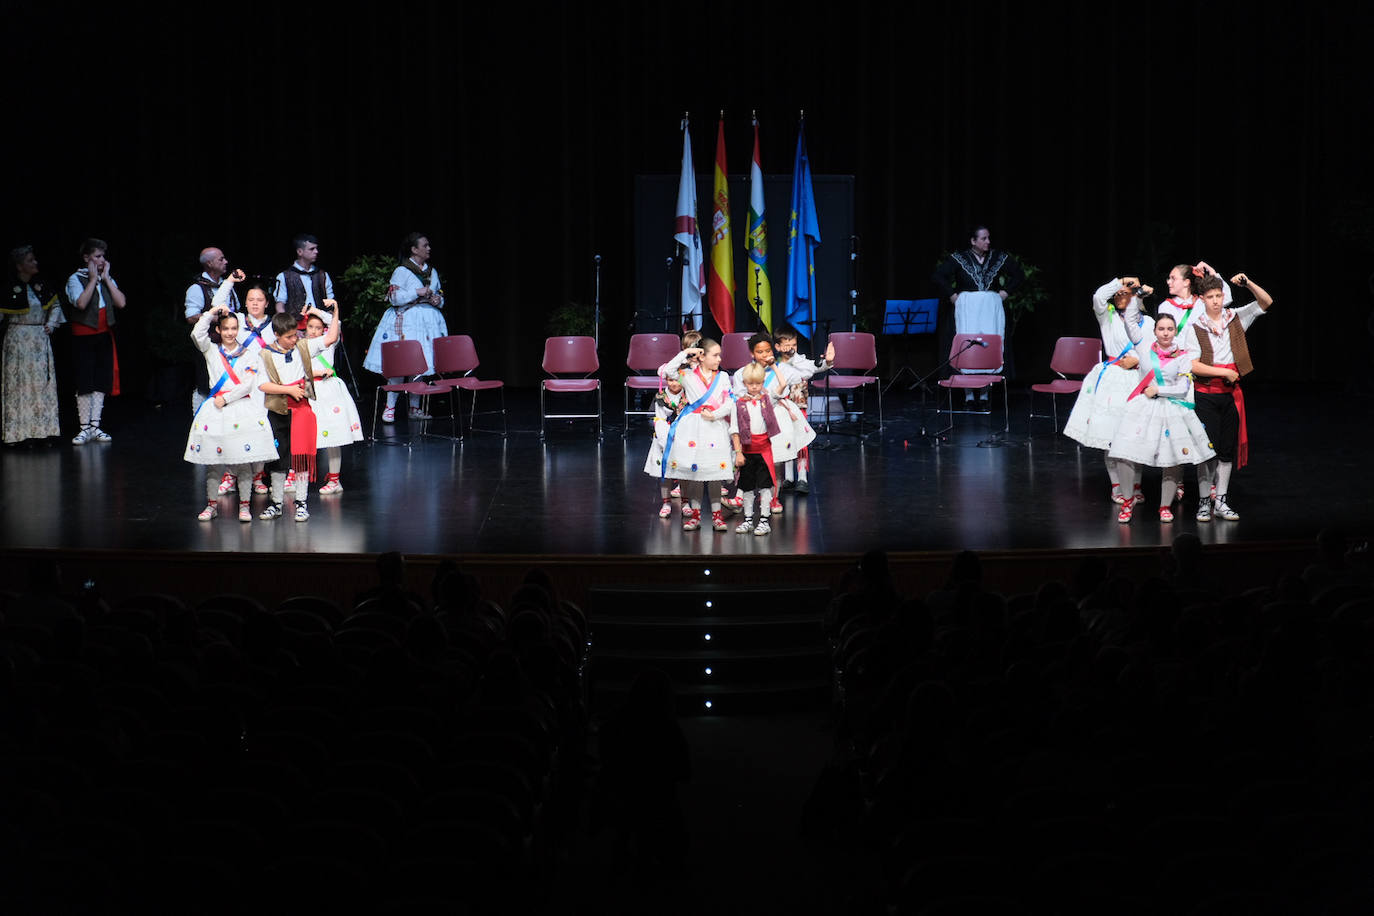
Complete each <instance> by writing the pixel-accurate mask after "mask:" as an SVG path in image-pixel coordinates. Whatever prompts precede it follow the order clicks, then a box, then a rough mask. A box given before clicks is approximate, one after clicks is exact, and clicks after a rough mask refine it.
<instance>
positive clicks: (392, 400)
mask: <svg viewBox="0 0 1374 916" xmlns="http://www.w3.org/2000/svg"><path fill="white" fill-rule="evenodd" d="M404 381H405V379H403V378H389V379H387V380H386V383H387V384H388V385H399V384H401V382H404ZM399 394H400V392H399V391H388V392H387V393H386V406H387V407H388V408H393V407H395V406H396V396H397V395H399Z"/></svg>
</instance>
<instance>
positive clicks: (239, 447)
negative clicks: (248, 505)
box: [183, 397, 277, 465]
mask: <svg viewBox="0 0 1374 916" xmlns="http://www.w3.org/2000/svg"><path fill="white" fill-rule="evenodd" d="M183 457H184V458H185V459H186V460H187V461H189V462H191V463H192V464H228V465H235V464H250V463H252V462H255V461H275V460H276V459H277V447H276V440H275V439H274V438H273V436H272V427H271V425H270V424H268V422H267V411H266V410H264V409H263V407H262V406H261V405H260V404H258V403H256V402H255V401H254V399H253V398H251V397H250V398H239V399H237V400H234V401H230V402H229V403H228V404H226V405H224V409H223V410H221V409H220V408H218V407H216V406H215V402H214V399H209V400H206V401H205V403H204V404H202V405H201V407H200V410H198V411H197V412H196V415H195V417H194V418H193V419H192V421H191V432H190V434H189V435H188V436H187V437H186V454H185V455H184V456H183Z"/></svg>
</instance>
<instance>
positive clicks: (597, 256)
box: [592, 254, 601, 264]
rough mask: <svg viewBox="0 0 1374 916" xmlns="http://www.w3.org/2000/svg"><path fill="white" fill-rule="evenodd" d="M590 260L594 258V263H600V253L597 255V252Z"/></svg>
mask: <svg viewBox="0 0 1374 916" xmlns="http://www.w3.org/2000/svg"><path fill="white" fill-rule="evenodd" d="M592 260H594V261H596V263H598V264H600V263H601V255H599V254H598V255H595V256H594V257H593V258H592Z"/></svg>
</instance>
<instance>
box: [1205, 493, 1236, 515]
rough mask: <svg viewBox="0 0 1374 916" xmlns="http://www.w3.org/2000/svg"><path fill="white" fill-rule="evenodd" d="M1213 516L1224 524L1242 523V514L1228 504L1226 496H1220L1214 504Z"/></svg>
mask: <svg viewBox="0 0 1374 916" xmlns="http://www.w3.org/2000/svg"><path fill="white" fill-rule="evenodd" d="M1212 515H1213V516H1214V517H1215V518H1219V519H1221V520H1222V521H1224V522H1238V521H1240V513H1239V512H1237V511H1236V510H1235V509H1232V508H1231V507H1230V506H1228V505H1227V504H1226V496H1225V494H1223V495H1221V496H1218V497H1217V498H1216V499H1215V500H1213V502H1212Z"/></svg>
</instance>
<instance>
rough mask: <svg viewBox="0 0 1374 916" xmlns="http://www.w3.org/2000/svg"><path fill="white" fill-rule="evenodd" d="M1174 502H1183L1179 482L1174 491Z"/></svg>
mask: <svg viewBox="0 0 1374 916" xmlns="http://www.w3.org/2000/svg"><path fill="white" fill-rule="evenodd" d="M1174 502H1178V503H1181V502H1183V484H1179V485H1178V489H1177V490H1175V491H1174Z"/></svg>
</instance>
